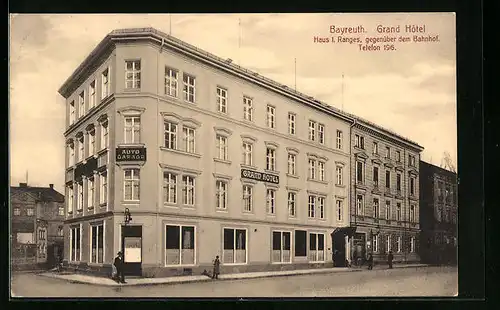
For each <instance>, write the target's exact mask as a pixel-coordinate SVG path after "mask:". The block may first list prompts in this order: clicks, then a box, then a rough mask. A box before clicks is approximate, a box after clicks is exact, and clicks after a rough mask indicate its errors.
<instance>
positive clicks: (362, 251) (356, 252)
mask: <svg viewBox="0 0 500 310" xmlns="http://www.w3.org/2000/svg"><path fill="white" fill-rule="evenodd" d="M365 258H366V236H365V234H363V233H356V234H355V235H354V239H353V249H352V260H353V262H354V264H355V265H359V264H362V263H363V262H364V261H365Z"/></svg>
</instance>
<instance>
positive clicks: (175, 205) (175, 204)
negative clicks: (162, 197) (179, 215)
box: [163, 202, 179, 209]
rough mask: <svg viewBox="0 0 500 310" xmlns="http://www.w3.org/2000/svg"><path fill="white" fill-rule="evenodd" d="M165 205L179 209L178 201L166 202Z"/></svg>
mask: <svg viewBox="0 0 500 310" xmlns="http://www.w3.org/2000/svg"><path fill="white" fill-rule="evenodd" d="M163 206H164V207H166V208H175V209H179V205H178V204H177V203H170V202H164V203H163Z"/></svg>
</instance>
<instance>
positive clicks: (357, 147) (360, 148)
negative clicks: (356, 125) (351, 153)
mask: <svg viewBox="0 0 500 310" xmlns="http://www.w3.org/2000/svg"><path fill="white" fill-rule="evenodd" d="M354 149H355V150H359V151H364V150H365V148H364V147H360V146H354ZM377 155H378V154H377Z"/></svg>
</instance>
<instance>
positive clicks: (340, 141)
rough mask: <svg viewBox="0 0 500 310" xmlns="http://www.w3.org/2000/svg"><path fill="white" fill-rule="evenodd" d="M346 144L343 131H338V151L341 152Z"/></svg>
mask: <svg viewBox="0 0 500 310" xmlns="http://www.w3.org/2000/svg"><path fill="white" fill-rule="evenodd" d="M343 143H344V134H343V133H342V131H340V130H337V150H341V149H342V148H343Z"/></svg>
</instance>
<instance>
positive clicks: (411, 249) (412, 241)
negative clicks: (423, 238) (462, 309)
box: [410, 236, 415, 253]
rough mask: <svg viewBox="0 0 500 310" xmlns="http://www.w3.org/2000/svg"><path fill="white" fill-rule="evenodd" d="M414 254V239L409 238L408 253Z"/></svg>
mask: <svg viewBox="0 0 500 310" xmlns="http://www.w3.org/2000/svg"><path fill="white" fill-rule="evenodd" d="M413 252H415V237H413V236H412V237H411V238H410V253H413Z"/></svg>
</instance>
